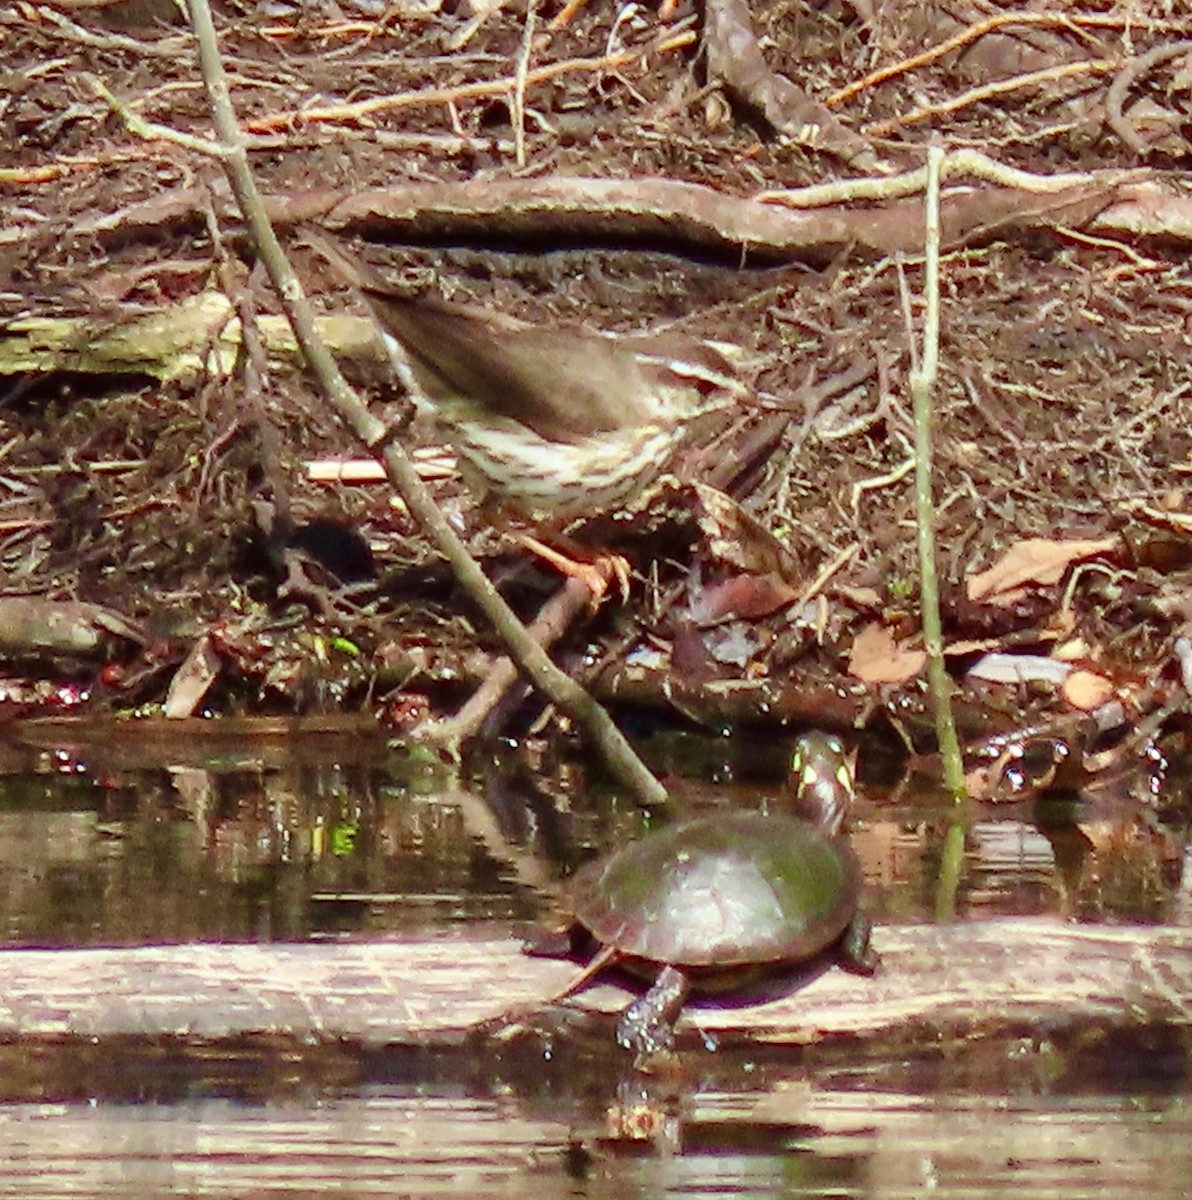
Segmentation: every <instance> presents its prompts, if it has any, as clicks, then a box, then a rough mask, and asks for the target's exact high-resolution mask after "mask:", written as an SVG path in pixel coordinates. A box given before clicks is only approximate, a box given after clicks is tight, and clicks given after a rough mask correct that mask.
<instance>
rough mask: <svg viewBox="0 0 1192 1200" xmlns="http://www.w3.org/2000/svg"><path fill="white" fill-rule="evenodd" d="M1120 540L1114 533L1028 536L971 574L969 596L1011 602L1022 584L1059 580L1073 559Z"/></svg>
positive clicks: (1106, 548) (1094, 553)
mask: <svg viewBox="0 0 1192 1200" xmlns="http://www.w3.org/2000/svg"><path fill="white" fill-rule="evenodd" d="M1120 544H1121V542H1120V539H1118V538H1116V537H1112V538H1101V539H1098V540H1087V539H1086V540H1073V541H1067V542H1063V541H1056V540H1054V539H1053V538H1027V539H1026V540H1025V541H1021V542H1018V543H1017V544H1016V545H1014V546H1011V547H1010V549H1009V550H1007V551H1006V553H1005V554H1004V555H1002V557H1001V558H1000V559H999V560H998V561H997V562H995V563H994V564H993V566H992V567H990V568H989V569H988V570H987V571H981V572H979V573H978V574H976V575H973V576H972V577H971V578H970V579H969V581H968V597H969V599H970V600H983V601H985V602H986V603H987V604H1001V605H1006V604H1011V603H1013V602H1014V601H1016V600H1017V599H1019V598H1020V596H1021V594H1022V590H1023V589H1024V588H1025V587H1028V586H1030V585H1035V586H1042V587H1047V586H1050V585H1053V584H1056V583H1059V581H1060V580H1061V579H1062V578H1063V577H1064V573H1065V572H1066V571H1067V570H1068V568H1069V567H1070V566H1071V565H1072V564H1073V563H1074V562H1079V561H1080V560H1081V559H1085V558H1095V557H1097V555H1100V554H1109V553H1111V552H1112V551H1114V550H1116V549H1117V548H1118V547H1119V545H1120Z"/></svg>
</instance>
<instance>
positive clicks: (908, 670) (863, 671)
mask: <svg viewBox="0 0 1192 1200" xmlns="http://www.w3.org/2000/svg"><path fill="white" fill-rule="evenodd" d="M926 662H927V652H926V651H925V650H922V649H911V648H909V647H904V646H901V645H900V644H899V643H898V642H896V641H895V640H894V636H893V634H891V633H890V631H889V630H888V629H887V628H886V627H885V626H884V625H881V624H879V623H878V622H876V621H874V622H871V623H870V624H868V625H866V626H865V627H864V628H863V629H862V630H861V632H860V633H858V634H857V636H856V637H855V638H854V639H853V649H852V653H851V654H850V655H849V663H848V669H849V671H850V673H851V674H853V675H854V676H855V677H856V678H857V679H860V680H863V681H864V682H865V683H905V682H906V681H907V680H908V679H914V678H915V676H916V675H918V674H919V673H920V672H921V671H922V670H923V666H924V664H925V663H926Z"/></svg>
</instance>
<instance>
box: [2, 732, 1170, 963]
mask: <svg viewBox="0 0 1192 1200" xmlns="http://www.w3.org/2000/svg"><path fill="white" fill-rule="evenodd" d="M187 749H188V750H189V753H188V754H184V755H181V756H180V757H181V760H182V761H184V763H185V765H183V766H158V767H149V766H145V765H144V764H143V763H141V762H138V763H133V764H130V763H129V762H127V761H125V760H126V759H127V758H128V751H127V749H125V750H124V752H123V753H124V758H121V759H118V760H117V761H116V762H115V763H112V762H111V761H109V759H108V758H107V757H105V755H106V754H109V753H110V747H107V746H100V747H98V748H95V747H89V748H86V749H76V750H75V752H74V754H73V757H72V758H71V759H70V765H71V769H70V770H69V771H64V770H62V769H61V763H60V761H59V760H58V759H57V758H55V757H52V756H47V757H46V758H45V759H44V764H48V765H47V768H46V771H45V773H43V774H37V773H35V772H31V771H30V770H29V763H28V762H27V761H25V760H19V761H18V764H16V766H15V767H14V769H12V771H11V773H9V774H7V775H5V774H2V773H0V897H2V898H3V909H2V912H3V919H4V924H3V926H2V928H0V937H2V938H3V941H4V942H5V943H6V944H7V945H9V946H17V945H51V946H52V945H64V946H65V945H74V946H82V945H90V944H96V943H103V944H140V943H152V942H175V941H186V940H192V939H196V938H198V939H220V940H235V941H243V940H250V941H261V940H279V939H285V940H290V939H299V940H305V939H309V938H327V937H338V936H393V935H401V934H407V933H419V934H423V933H426V932H429V931H433V930H436V929H443V928H447V927H452V926H459V925H460V924H461V923H468V924H469V925H472V924H474V923H477V922H486V923H490V924H491V923H496V924H497V925H498V926H500V925H503V926H504V927H505V928H508V926H509V924H510V923H511V922H513V923H516V922H525V921H528V920H532V919H534V918H536V917H538V916H540V915H542V913H543V912H544V911H545V909H546V908H547V906H548V904H549V901H548V900H547V899H545V898H544V897H545V896H548V895H549V893H550V891H551V888H552V882H551V881H552V879H554V878H556V877H557V876H558V875H559V874H560V873H562V872H563V871H564V870H565V869H569V868H571V867H573V866H574V865H575V864H576V863H577V862H579V861H581V860H582V859H583V858H584V857H585V856H586V855H588V854H591V853H593V852H596V851H599V850H602V849H605V848H607V847H610V846H612V845H617V844H620V843H622V842H623V841H624V840H626V839H628V838H630V837H634V836H637V835H638V834H640V833H641V832H642V830H643V828H644V826H645V818H643V816H642V814H640V813H639V812H638V811H637V810H636V809H635V808H634V807H633V806H632V805H629V804H625V803H623V802H622V803H618V801H617V798H616V797H609V796H607V795H604V794H600V793H595V792H591V791H590V790H589V789H587V788H586V787H585V784H584V781H583V779H582V775H581V773H580V772H579V771H578V769H577V767H576V765H575V764H573V763H562V764H559V763H556V764H554V765H553V767H552V774H551V775H550V776H549V777H547V776H545V775H543V774H541V773H539V774H534V773H533V772H531V771H529V770H528V769H527V767H526V764H525V762H524V761H522V760H520V759H517V760H515V761H514V762H513V763H512V764H511V763H508V762H502V761H500V760H498V759H493V760H491V761H489V762H486V763H484V764H481V766H480V767H479V768H478V771H479V776H478V778H479V780H480V781H481V782H482V790H479V791H477V790H462V787H461V784H462V783H463V782H466V781H461V779H460V776H459V774H458V772H456V773H452V772H448V771H447V770H445V769H444V768H443V767H442V766H441V765H440V764H438V763H437V762H434V761H425V760H422V761H419V760H414V759H411V758H409V757H405V756H402V755H398V754H393V753H388V752H385V753H376V752H375V749H374V752H372V753H370V754H368V755H366V756H363V760H362V761H359V762H356V763H355V764H354V765H353V764H352V758H351V756H350V755H348V756H345V755H343V754H340V755H339V756H338V757H331V756H330V755H327V756H322V757H321V756H319V755H318V754H315V753H314V752H313V751H312V749H311V748H309V747H307V748H306V750H305V752H304V753H303V754H302V755H301V756H299V755H297V754H287V753H284V752H282V751H281V750H279V748H278V746H277V745H273V746H271V747H270V748H269V753H268V754H267V755H266V756H265V757H264V759H263V760H262V761H259V762H256V763H252V764H251V765H246V760H248V759H249V755H248V752H247V751H241V752H240V753H239V754H235V755H233V754H229V755H228V758H227V761H226V762H222V761H214V760H212V761H206V762H204V760H203V758H202V755H201V754H200V753H199V748H196V747H193V746H191V747H187ZM158 753H159V754H160V755H164V754H165V751H164V750H163V749H161V748H158ZM96 755H97V756H98V757H96V758H95V759H94V761H92V756H96ZM11 765H12V764H10V766H11ZM2 769H3V763H2V762H0V771H2ZM724 774H726V775H731V774H732V772H731V771H728V770H725V771H724ZM672 783H673V791H674V793H675V796H676V802H677V804H678V805H680V806H681V807H682V809H683V811H684V812H685V813H690V812H696V811H699V810H700V809H701V807H706V806H707V805H709V804H711V805H723V804H724V803H725V802H731V803H735V804H740V805H743V806H753V807H756V806H757V805H758V804H759V803H763V802H764V801H766V800H767V799H771V798H772V796H773V794H774V790H775V787H776V784H774V783H773V782H772V783H771V784H770V785H768V786H754V787H745V786H742V785H739V784H737V785H730V784H724V783H722V784H718V785H716V786H715V787H709V786H707V785H698V784H694V783H690V782H684V781H672ZM941 811H945V812H946V811H947V810H946V808H945V809H943V810H941V809H940V808H939V807H938V806H937V805H935V804H934V802H933V801H932V800H931V798H930V797H926V796H924V795H922V794H919V795H917V796H916V797H914V798H913V799H911V800H903V801H901V802H900V803H899V804H898V805H894V804H891V803H888V802H882V801H880V800H877V799H872V798H871V799H869V800H868V801H866V800H865V798H864V796H862V803H861V805H860V811H859V813H858V817H857V820H856V822H855V826H856V827H855V831H854V833H853V836H852V841H853V845H854V846H855V848H856V849H857V851H858V853H859V854H860V856H861V859H862V861H863V862H864V864H865V871H866V878H867V894H866V901H865V906H866V909H867V911H869V912H870V913H872V914H873V916H874V918H875V920H876V921H877V922H878V923H887V924H889V923H898V922H906V921H921V920H926V919H930V917H931V914H932V899H933V890H934V884H935V880H936V878H937V876H938V872H939V869H940V861H941V854H942V847H943V845H944V839H945V836H946V831H947V821H946V819H945V818H944V817H941V816H940V813H941ZM1153 824H1154V823H1153V822H1152V827H1148V829H1145V830H1144V829H1142V827H1141V826H1140V825H1139V823H1138V822H1137V820H1136V817H1135V814H1134V813H1131V812H1125V813H1122V814H1120V815H1119V816H1118V817H1117V818H1115V819H1108V820H1107V819H1106V818H1105V817H1104V816H1102V817H1099V818H1098V819H1097V821H1095V822H1090V821H1088V820H1082V813H1081V810H1080V808H1079V806H1078V805H1076V806H1070V807H1069V809H1067V810H1065V814H1064V820H1063V822H1062V823H1058V824H1057V822H1056V821H1055V820H1054V816H1053V815H1052V816H1051V817H1049V820H1048V822H1047V824H1045V825H1044V826H1043V827H1041V828H1040V827H1036V825H1035V824H1034V823H1033V821H1032V813H1031V812H1029V811H1025V806H1023V805H1018V806H1015V807H1013V808H1011V809H1005V808H1002V809H999V808H995V807H989V808H987V809H986V810H985V811H984V812H983V813H982V814H981V817H980V819H979V820H977V821H976V822H975V823H974V824H973V825H972V826H971V827H970V828H969V830H968V832H967V836H966V840H965V855H964V863H963V871H962V877H961V880H960V891H959V896H958V911H959V913H960V914H961V915H962V916H969V917H974V916H993V915H999V914H1037V913H1055V914H1057V915H1063V916H1069V915H1073V914H1079V915H1082V916H1085V917H1089V916H1092V917H1096V916H1097V915H1099V914H1100V913H1101V912H1106V911H1108V912H1112V914H1113V915H1114V916H1115V917H1116V918H1117V919H1122V918H1127V919H1128V918H1135V919H1139V918H1141V919H1148V920H1156V919H1160V920H1161V919H1165V916H1166V914H1167V912H1168V909H1169V907H1170V900H1171V895H1172V892H1173V889H1174V888H1175V886H1176V885H1177V884H1178V879H1179V865H1180V854H1181V851H1182V841H1179V840H1177V839H1176V838H1175V836H1174V835H1167V834H1163V833H1162V830H1161V829H1157V828H1154V827H1153Z"/></svg>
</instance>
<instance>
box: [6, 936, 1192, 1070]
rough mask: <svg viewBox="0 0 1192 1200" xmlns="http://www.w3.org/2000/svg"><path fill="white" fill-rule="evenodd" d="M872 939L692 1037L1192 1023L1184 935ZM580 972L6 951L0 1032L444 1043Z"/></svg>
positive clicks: (916, 1038) (703, 1010)
mask: <svg viewBox="0 0 1192 1200" xmlns="http://www.w3.org/2000/svg"><path fill="white" fill-rule="evenodd" d="M875 945H876V946H877V948H878V950H879V951H880V953H881V955H882V958H883V967H882V970H881V972H880V973H879V974H878V975H877V976H876V977H875V978H872V979H870V978H864V977H860V976H856V975H849V974H847V973H845V972H844V971H842V970H839V969H834V968H833V969H826V970H823V971H822V972H820V973H819V974H818V975H816V976H815V977H814V978H812V979H810V980H809V981H804V982H803V983H802V984H801V985H800V986H798V987H797V988H795V989H794V990H791V989H790V988H789V986H788V987H787V988H786V989H785V994H783V989H779V994H777V995H771V996H770V997H768V998H766V999H765V1001H764V1002H761V1003H740V1002H734V1003H732V1004H730V1005H716V1006H708V1005H701V1006H700V1007H699V1008H698V1010H696V1016H697V1020H698V1024H699V1028H700V1029H702V1030H704V1031H707V1032H709V1033H714V1034H715V1035H716V1036H717V1037H718V1038H720V1039H721V1040H722V1042H728V1043H730V1044H732V1043H741V1044H758V1045H762V1044H769V1045H776V1044H808V1043H812V1042H817V1041H821V1040H827V1039H839V1038H847V1039H863V1040H866V1041H873V1042H874V1043H875V1045H877V1046H880V1045H881V1041H882V1040H885V1041H887V1042H889V1043H890V1044H891V1045H896V1046H900V1047H903V1048H906V1047H908V1046H914V1045H919V1046H929V1045H938V1044H939V1042H940V1040H941V1039H955V1038H961V1039H965V1040H972V1039H974V1038H980V1037H982V1036H992V1035H997V1034H1005V1033H1007V1032H1010V1031H1015V1030H1023V1029H1030V1028H1035V1027H1039V1026H1043V1027H1045V1028H1047V1029H1051V1030H1055V1029H1057V1028H1064V1029H1071V1028H1078V1027H1081V1026H1091V1027H1095V1028H1096V1029H1098V1030H1110V1029H1115V1028H1125V1027H1131V1028H1138V1027H1140V1026H1162V1027H1164V1028H1171V1029H1173V1030H1176V1029H1181V1030H1182V1029H1188V1028H1189V1026H1192V929H1183V928H1175V927H1170V926H1162V927H1141V926H1135V927H1128V928H1106V927H1094V926H1074V925H1064V924H1061V923H1057V922H1055V921H1053V920H1044V919H1038V920H1035V919H1016V920H999V921H990V922H978V923H970V924H960V925H951V926H903V927H886V928H880V929H878V930H876V931H875ZM574 972H575V966H574V965H573V964H571V963H568V962H565V961H555V960H551V959H536V958H528V957H526V956H524V955H523V954H522V953H521V948H520V943H518V942H516V941H514V940H511V939H504V940H488V941H476V940H463V939H458V938H439V939H436V940H433V941H423V942H408V941H407V942H377V943H368V944H364V943H358V944H347V945H335V946H328V945H304V944H287V945H207V944H202V945H181V946H164V947H161V946H158V947H144V948H126V949H92V950H11V951H5V952H0V1039H3V1040H7V1041H13V1040H17V1041H24V1042H29V1041H34V1042H36V1041H51V1042H52V1041H58V1040H61V1039H63V1038H71V1037H85V1038H96V1039H104V1038H116V1037H120V1038H127V1037H141V1038H163V1037H171V1038H192V1039H200V1040H203V1041H205V1042H225V1041H227V1042H230V1041H236V1040H242V1039H244V1038H248V1037H253V1036H258V1035H263V1036H267V1037H270V1038H272V1039H278V1038H282V1039H290V1038H292V1039H294V1041H295V1042H296V1043H297V1044H311V1043H312V1042H318V1041H322V1040H330V1039H335V1040H344V1039H346V1040H350V1041H354V1042H360V1043H364V1044H368V1045H385V1046H419V1047H422V1046H428V1045H443V1046H446V1045H451V1044H457V1043H458V1042H460V1041H461V1040H463V1039H466V1038H468V1037H474V1036H476V1035H477V1033H478V1032H483V1031H486V1030H487V1031H491V1032H494V1033H495V1032H496V1031H497V1030H498V1029H501V1028H504V1027H507V1026H508V1025H509V1024H511V1023H513V1024H516V1023H520V1022H522V1021H524V1020H526V1019H527V1018H528V1017H529V1016H530V1015H531V1014H535V1013H538V1014H542V1013H543V1012H545V1011H546V1009H548V1008H549V1006H550V1005H551V997H552V996H553V995H554V994H555V993H557V992H558V991H559V990H560V989H561V988H562V987H563V986H564V985H565V984H566V983H567V982H568V980H569V979H570V978H571V977H572V976H573V974H574ZM629 995H630V993H629V992H628V991H627V990H626V988H625V987H622V986H620V985H619V983H618V982H617V981H616V980H614V981H613V982H611V983H610V982H602V981H599V982H597V983H596V984H595V985H593V986H591V987H589V988H587V989H586V990H584V991H582V992H581V993H580V994H578V995H576V996H573V997H569V998H568V999H567V1000H565V1001H562V1002H559V1003H561V1004H565V1005H567V1006H568V1007H569V1008H571V1009H573V1010H575V1009H578V1010H580V1011H582V1012H585V1013H590V1014H593V1015H599V1014H612V1013H616V1012H618V1011H619V1010H620V1009H621V1008H622V1007H623V1006H624V1005H625V1004H626V1002H627V1000H628V998H629ZM684 1020H685V1021H687V1020H689V1018H687V1017H685V1018H684Z"/></svg>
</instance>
